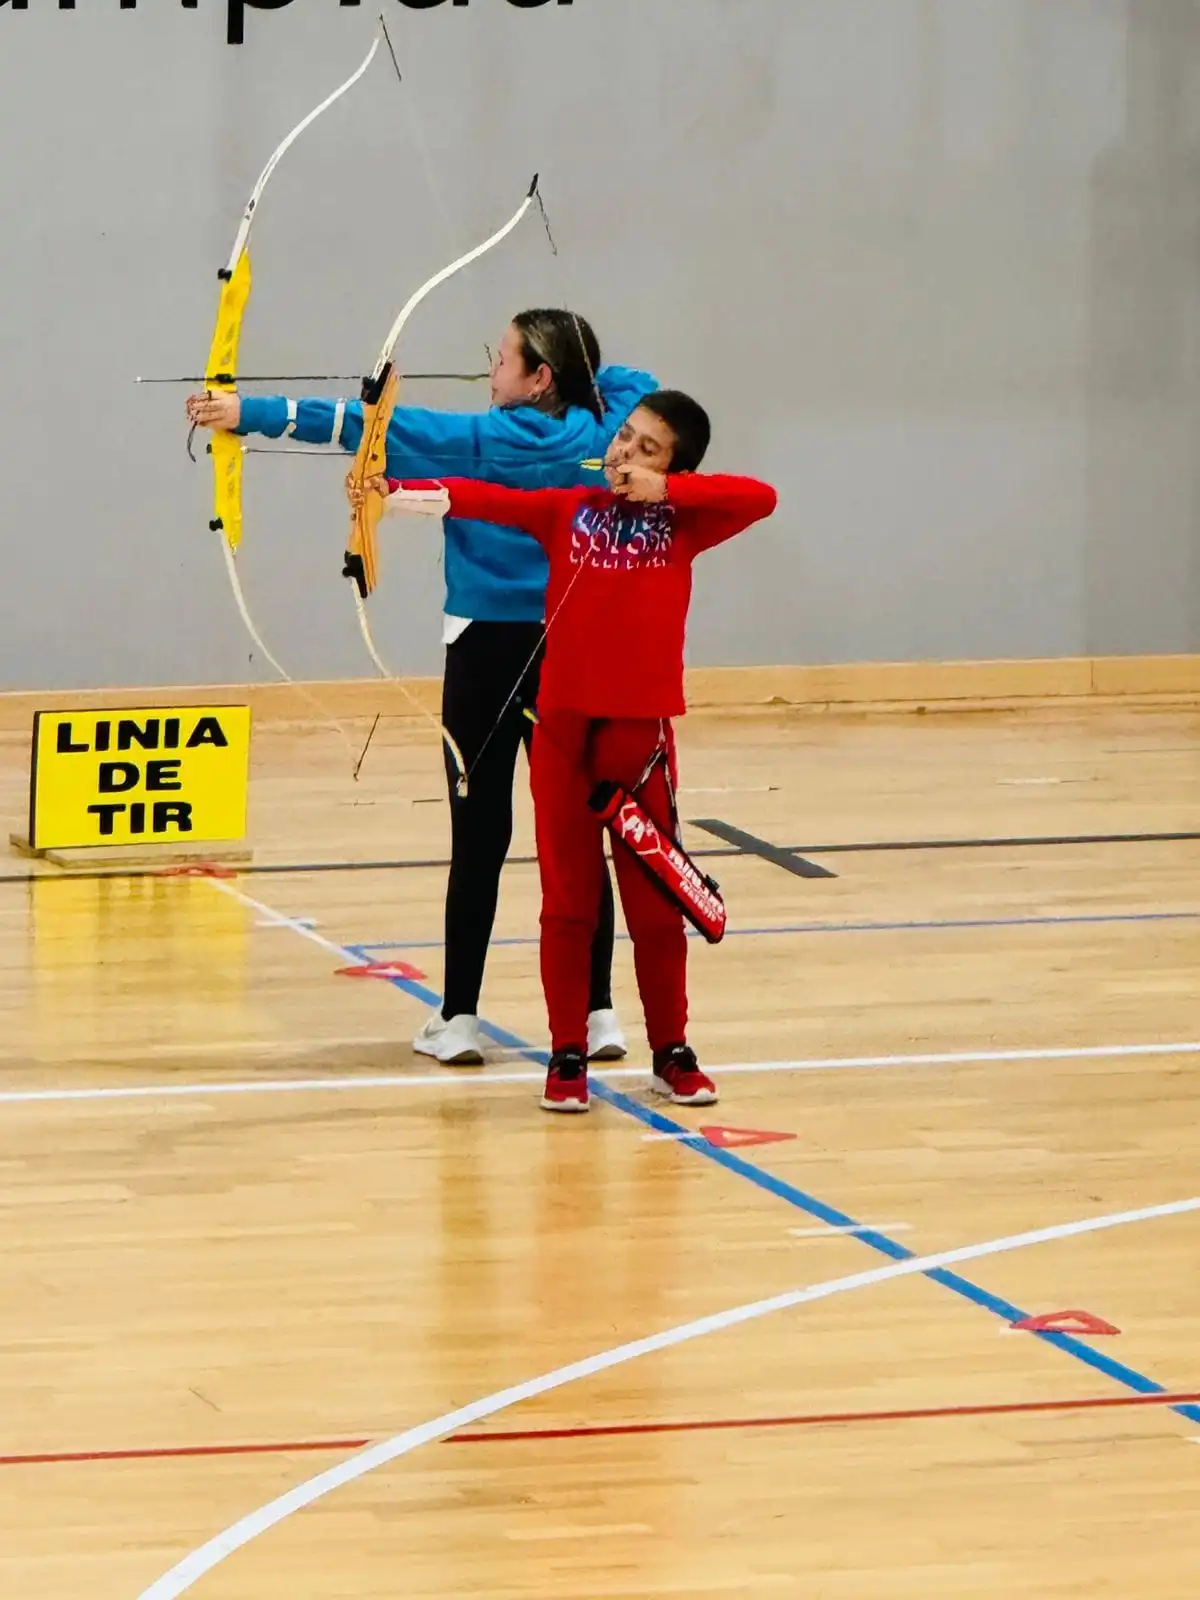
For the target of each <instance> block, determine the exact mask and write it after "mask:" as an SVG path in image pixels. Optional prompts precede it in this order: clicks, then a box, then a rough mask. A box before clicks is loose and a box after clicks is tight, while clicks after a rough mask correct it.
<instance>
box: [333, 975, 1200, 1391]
mask: <svg viewBox="0 0 1200 1600" xmlns="http://www.w3.org/2000/svg"><path fill="white" fill-rule="evenodd" d="M344 948H345V949H346V950H348V951H349V953H350V954H351V955H353V956H354V957H355V958H356V959H357V960H359V961H369V960H370V959H371V958H370V954H369V952H370V951H371V950H374V949H383V948H385V947H384V946H381V945H353V944H349V945H345V946H344ZM387 981H388V982H389V983H391V984H393V985H394V986H395V987H396V988H397V989H400V990H402V991H403V992H404V993H405V994H408V995H411V996H412V997H413V998H414V999H416V1000H420V1001H422V1003H423V1004H425V1005H427V1006H433V1007H440V1005H441V1003H442V999H441V996H440V995H439V994H437V993H436V992H435V991H434V990H433V989H429V988H426V986H425V985H424V984H422V983H418V982H416V981H415V980H414V979H412V978H389V979H388V980H387ZM479 1026H480V1029H481V1031H482V1032H483V1033H485V1034H486V1035H487V1036H488V1038H489V1039H493V1040H495V1042H496V1043H497V1044H498V1045H501V1046H502V1047H503V1048H504V1049H507V1050H516V1051H519V1052H520V1054H521V1055H522V1056H524V1057H525V1059H526V1060H528V1061H533V1062H536V1063H537V1064H538V1065H539V1066H543V1067H544V1066H545V1065H546V1062H547V1060H548V1059H549V1058H548V1055H547V1052H546V1051H545V1050H538V1049H535V1048H534V1047H533V1046H532V1045H530V1044H529V1043H528V1041H527V1040H525V1039H521V1038H519V1037H518V1036H517V1034H515V1033H509V1031H508V1030H507V1029H506V1028H499V1027H497V1026H496V1024H495V1023H493V1022H488V1021H487V1020H486V1018H483V1017H481V1018H480V1020H479ZM591 1089H592V1093H593V1095H595V1097H596V1099H597V1100H602V1101H603V1102H604V1103H605V1104H606V1105H609V1106H612V1108H613V1109H614V1110H615V1111H622V1112H624V1113H625V1115H626V1116H628V1117H633V1118H634V1120H635V1121H637V1122H641V1123H643V1124H644V1125H645V1126H646V1127H647V1128H650V1129H652V1130H653V1131H654V1132H655V1133H669V1134H671V1135H673V1136H674V1138H675V1141H676V1142H677V1143H679V1144H682V1145H686V1146H687V1147H688V1149H690V1150H694V1151H695V1152H696V1153H697V1154H698V1155H701V1156H704V1157H705V1158H706V1159H707V1160H709V1161H712V1162H715V1164H716V1165H717V1166H719V1167H724V1168H725V1169H726V1171H728V1172H732V1173H734V1174H736V1175H737V1176H738V1177H739V1178H745V1179H746V1180H747V1182H749V1183H752V1184H754V1185H755V1187H756V1188H759V1189H762V1190H764V1191H765V1192H766V1193H767V1194H770V1195H774V1196H775V1198H776V1199H778V1200H785V1201H786V1202H787V1203H788V1205H792V1206H795V1207H796V1209H797V1210H798V1211H803V1212H804V1213H805V1214H806V1215H807V1216H810V1217H813V1218H815V1219H816V1220H817V1221H818V1222H825V1223H828V1224H829V1225H830V1226H831V1227H834V1228H846V1229H849V1228H853V1229H854V1230H855V1231H854V1233H853V1234H850V1235H849V1237H851V1238H854V1239H857V1240H859V1241H860V1242H861V1243H862V1244H865V1245H867V1246H868V1247H869V1248H870V1249H872V1250H874V1251H876V1252H877V1253H878V1254H879V1255H882V1256H887V1257H888V1259H889V1260H891V1261H911V1260H913V1259H914V1257H915V1255H916V1252H915V1251H913V1250H909V1249H907V1248H906V1247H905V1246H904V1245H902V1244H898V1243H897V1242H896V1240H895V1239H891V1238H889V1237H888V1235H887V1234H886V1233H880V1232H878V1231H877V1230H876V1229H874V1228H869V1227H866V1226H865V1225H864V1224H862V1223H860V1222H858V1221H857V1220H856V1219H855V1218H854V1217H852V1216H850V1215H849V1213H848V1212H845V1211H839V1210H838V1208H837V1207H836V1206H831V1205H826V1203H825V1201H823V1200H818V1199H817V1198H816V1196H815V1195H810V1194H806V1193H805V1191H804V1190H803V1189H798V1188H796V1187H795V1185H794V1184H791V1183H788V1182H787V1180H786V1179H784V1178H779V1177H776V1176H775V1174H774V1173H772V1172H767V1171H766V1170H765V1169H764V1168H762V1167H758V1166H755V1164H754V1163H753V1162H752V1161H747V1160H746V1159H745V1157H744V1156H739V1155H738V1154H736V1152H734V1151H732V1150H722V1149H720V1148H719V1147H718V1146H716V1145H712V1144H709V1142H708V1140H707V1139H705V1138H704V1137H703V1135H701V1134H699V1133H697V1132H696V1131H695V1130H694V1129H692V1128H687V1127H685V1126H684V1125H683V1124H682V1123H679V1122H676V1121H674V1120H673V1119H672V1118H671V1117H666V1116H664V1115H663V1114H662V1113H661V1112H659V1111H655V1110H653V1109H651V1108H650V1107H649V1106H644V1105H642V1104H641V1103H640V1102H639V1101H637V1100H634V1099H632V1098H631V1097H630V1096H629V1095H627V1094H622V1093H621V1091H620V1090H619V1089H613V1088H610V1087H609V1085H608V1084H607V1083H605V1082H604V1081H603V1079H602V1078H599V1077H596V1076H595V1075H593V1076H592V1077H591ZM921 1276H922V1277H925V1278H930V1279H932V1281H933V1282H934V1283H939V1284H941V1286H942V1288H944V1289H949V1290H950V1291H951V1293H952V1294H956V1295H958V1296H960V1298H962V1299H963V1300H968V1301H970V1303H971V1304H972V1305H975V1306H979V1307H980V1308H981V1309H982V1310H984V1311H990V1312H991V1314H992V1315H993V1316H994V1317H1000V1318H1002V1319H1003V1321H1004V1322H1005V1323H1006V1324H1011V1323H1014V1322H1021V1321H1023V1320H1024V1319H1025V1318H1026V1317H1027V1316H1029V1315H1030V1313H1029V1312H1027V1311H1022V1310H1021V1309H1020V1307H1019V1306H1014V1305H1011V1304H1010V1303H1009V1302H1008V1301H1007V1300H1003V1299H1001V1298H1000V1296H999V1295H994V1294H992V1293H991V1292H990V1291H989V1290H987V1289H983V1288H980V1286H979V1285H978V1284H976V1283H972V1282H971V1281H970V1279H969V1278H964V1277H962V1276H961V1274H959V1273H957V1272H950V1271H947V1270H946V1269H945V1268H943V1267H935V1268H931V1269H930V1270H928V1271H925V1272H923V1273H922V1274H921ZM1029 1337H1031V1338H1034V1339H1041V1340H1042V1341H1043V1342H1044V1343H1045V1344H1049V1345H1053V1346H1054V1348H1055V1349H1056V1350H1061V1351H1062V1353H1063V1354H1064V1355H1068V1356H1073V1357H1074V1358H1075V1360H1076V1361H1081V1362H1083V1364H1084V1365H1085V1366H1088V1367H1091V1368H1092V1369H1093V1370H1094V1371H1096V1372H1099V1373H1101V1374H1103V1376H1104V1377H1106V1378H1111V1379H1112V1381H1113V1382H1114V1383H1119V1384H1121V1385H1122V1386H1123V1387H1124V1388H1126V1389H1131V1390H1132V1391H1133V1392H1134V1393H1135V1394H1168V1393H1170V1391H1169V1390H1168V1389H1166V1388H1165V1387H1164V1386H1163V1385H1162V1384H1161V1383H1156V1382H1155V1380H1154V1379H1153V1378H1148V1377H1146V1375H1145V1374H1144V1373H1141V1372H1137V1371H1136V1370H1135V1369H1134V1368H1133V1367H1127V1366H1126V1365H1125V1363H1124V1362H1123V1361H1115V1360H1114V1359H1113V1358H1112V1357H1111V1356H1106V1355H1104V1354H1103V1353H1102V1352H1101V1351H1099V1350H1093V1349H1092V1347H1091V1345H1088V1344H1084V1342H1083V1341H1082V1340H1081V1339H1077V1338H1076V1337H1075V1335H1074V1334H1070V1333H1050V1332H1042V1331H1039V1332H1036V1333H1033V1334H1031V1335H1030V1336H1029ZM1171 1410H1172V1411H1175V1412H1176V1413H1178V1415H1179V1416H1181V1417H1185V1418H1186V1419H1187V1420H1188V1421H1189V1422H1196V1423H1200V1406H1197V1405H1180V1406H1172V1407H1171Z"/></svg>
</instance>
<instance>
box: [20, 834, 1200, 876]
mask: <svg viewBox="0 0 1200 1600" xmlns="http://www.w3.org/2000/svg"><path fill="white" fill-rule="evenodd" d="M695 826H696V827H698V828H703V827H705V826H706V824H705V823H703V822H697V823H696V824H695ZM719 826H720V827H721V828H728V824H727V823H720V824H719ZM708 831H709V832H710V833H712V832H715V831H716V830H715V829H713V828H709V829H708ZM730 833H739V837H740V838H742V839H747V840H748V839H753V838H754V835H753V834H749V833H746V834H742V833H740V830H738V829H731V830H729V833H722V834H719V835H718V837H719V838H728V837H729V836H730ZM1197 839H1200V833H1078V834H1063V835H1050V836H1042V835H1036V836H1033V837H1030V838H1018V839H883V840H868V841H865V842H863V843H860V844H789V845H771V844H764V842H763V841H762V840H757V841H755V844H756V848H754V849H752V850H751V849H750V847H749V846H745V847H743V845H741V844H738V845H732V844H731V845H729V846H727V847H726V848H725V849H719V848H718V849H713V850H691V851H689V852H688V853H689V855H692V856H694V857H696V858H697V859H699V858H701V857H703V858H706V859H712V858H715V857H718V856H724V857H726V858H728V857H730V856H740V855H745V854H747V852H749V853H750V854H752V855H761V854H762V852H763V850H764V849H767V850H770V851H772V852H773V854H772V856H771V857H770V858H769V859H772V860H773V859H774V852H778V853H779V854H780V855H784V856H800V857H803V856H831V855H860V854H865V853H866V852H868V851H876V852H878V851H888V850H996V849H1002V848H1003V849H1016V848H1019V847H1023V846H1027V845H1030V846H1032V845H1069V844H1170V843H1172V842H1180V841H1184V842H1187V841H1194V840H1197ZM783 864H784V863H783V862H782V861H781V862H780V863H779V865H780V866H782V865H783ZM449 865H450V863H449V861H448V860H446V859H444V858H438V857H432V858H421V859H418V860H414V861H271V862H261V863H255V862H247V863H246V864H244V865H240V866H238V865H235V866H234V868H233V870H234V871H235V872H237V873H238V874H239V876H245V877H250V878H252V877H270V876H277V877H288V876H292V875H294V876H300V875H301V874H303V873H305V872H413V871H429V870H432V869H433V868H434V867H441V868H446V867H448V866H449ZM505 865H506V866H510V867H532V866H536V865H537V857H536V856H509V858H508V860H507V862H506V863H505ZM804 866H806V867H807V868H808V869H809V870H808V871H807V872H803V871H802V872H800V873H799V874H798V875H799V876H800V877H813V878H815V877H836V873H830V872H826V871H824V870H823V869H822V868H819V867H817V866H816V864H815V863H814V862H811V861H807V862H804ZM789 870H792V869H791V868H789ZM161 871H162V868H161V867H113V868H111V869H109V870H107V871H105V870H103V869H100V868H97V869H95V870H93V871H91V872H72V871H71V870H70V868H64V869H62V870H60V871H55V872H9V873H0V884H4V883H79V882H95V881H97V880H98V879H101V878H121V879H126V878H156V877H158V875H159V874H160V872H161Z"/></svg>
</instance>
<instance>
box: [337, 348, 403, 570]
mask: <svg viewBox="0 0 1200 1600" xmlns="http://www.w3.org/2000/svg"><path fill="white" fill-rule="evenodd" d="M399 393H400V374H399V373H398V372H397V371H396V369H395V367H394V366H393V365H392V363H391V362H390V361H389V362H388V363H387V364H386V366H385V367H384V369H383V371H382V373H380V375H379V376H378V377H375V376H372V377H370V378H366V379H364V380H363V386H362V406H363V436H362V440H361V441H360V443H359V447H358V454H357V455H356V457H355V465H354V474H355V480H356V481H357V482H358V483H359V484H360V485H362V486H363V494H362V500H361V503H360V505H359V507H358V509H357V510H356V511H355V512H354V514H353V516H352V517H351V520H350V538H349V541H348V543H347V545H346V563H345V566H344V567H343V569H342V576H343V577H346V578H353V580H354V582H355V583H356V584H357V586H358V592H359V594H360V595H361V596H362V598H363V599H364V600H365V599H366V598H367V596H368V595H369V594H370V593H371V592H372V590H373V589H374V588H375V585H376V583H377V581H378V577H379V540H378V538H377V536H376V530H377V529H378V527H379V520H380V518H381V517H382V516H383V500H384V497H383V496H382V495H381V494H377V493H376V492H375V490H374V489H368V488H366V487H365V484H366V480H367V479H368V478H377V477H382V476H383V475H384V473H385V472H386V471H387V436H388V429H389V427H390V426H391V422H392V413H393V412H394V411H395V409H396V400H397V397H398V396H399Z"/></svg>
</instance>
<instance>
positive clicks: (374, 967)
mask: <svg viewBox="0 0 1200 1600" xmlns="http://www.w3.org/2000/svg"><path fill="white" fill-rule="evenodd" d="M334 976H335V977H338V978H408V979H410V980H411V979H414V978H415V979H418V980H419V979H421V978H423V977H424V976H425V974H424V973H423V972H422V971H421V969H420V968H419V967H412V966H410V965H409V964H408V962H407V961H366V962H364V963H363V965H362V966H361V967H339V968H338V969H337V971H336V973H335V974H334Z"/></svg>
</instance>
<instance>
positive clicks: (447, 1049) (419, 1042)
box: [412, 1011, 484, 1067]
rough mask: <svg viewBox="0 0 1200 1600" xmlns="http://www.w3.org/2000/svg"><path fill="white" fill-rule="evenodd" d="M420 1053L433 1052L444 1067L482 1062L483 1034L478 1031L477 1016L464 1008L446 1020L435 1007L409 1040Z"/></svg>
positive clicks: (424, 1054) (478, 1064)
mask: <svg viewBox="0 0 1200 1600" xmlns="http://www.w3.org/2000/svg"><path fill="white" fill-rule="evenodd" d="M412 1047H413V1049H414V1050H415V1051H416V1052H417V1054H418V1055H419V1056H432V1057H433V1059H434V1060H435V1061H440V1062H441V1063H442V1065H443V1066H446V1067H481V1066H482V1065H483V1047H484V1040H483V1035H482V1034H481V1033H480V1031H479V1018H478V1017H470V1016H467V1014H466V1013H465V1012H463V1013H461V1014H460V1015H459V1016H457V1017H451V1018H450V1020H449V1021H448V1022H447V1021H446V1019H445V1017H443V1016H442V1014H441V1012H440V1011H435V1012H434V1014H433V1015H432V1016H431V1017H430V1019H429V1021H428V1022H427V1023H426V1024H425V1026H424V1027H423V1028H422V1029H421V1031H420V1033H418V1034H417V1036H416V1038H415V1039H414V1040H413V1042H412Z"/></svg>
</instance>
